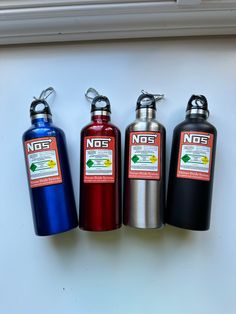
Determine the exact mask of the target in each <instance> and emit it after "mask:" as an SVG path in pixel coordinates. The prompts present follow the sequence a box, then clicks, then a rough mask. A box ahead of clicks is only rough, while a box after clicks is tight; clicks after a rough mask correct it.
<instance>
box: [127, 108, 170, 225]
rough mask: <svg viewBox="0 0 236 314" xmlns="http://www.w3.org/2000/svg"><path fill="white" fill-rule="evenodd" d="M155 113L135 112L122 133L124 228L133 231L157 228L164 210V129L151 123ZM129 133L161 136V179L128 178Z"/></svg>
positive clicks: (160, 223) (146, 110) (150, 111)
mask: <svg viewBox="0 0 236 314" xmlns="http://www.w3.org/2000/svg"><path fill="white" fill-rule="evenodd" d="M155 113H156V111H155V110H153V109H150V108H143V109H140V110H137V111H136V120H135V121H134V123H132V124H130V125H129V126H128V127H127V129H126V143H125V168H124V169H125V170H124V171H125V173H124V224H125V225H128V226H131V227H135V228H161V227H162V226H163V214H164V207H165V128H164V126H162V125H161V124H160V123H159V122H157V120H156V119H155ZM133 131H155V132H160V133H161V151H160V156H161V179H160V180H142V179H129V178H128V164H129V137H130V132H133Z"/></svg>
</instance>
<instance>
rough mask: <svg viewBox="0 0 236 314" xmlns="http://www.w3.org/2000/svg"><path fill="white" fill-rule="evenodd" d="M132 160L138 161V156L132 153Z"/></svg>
mask: <svg viewBox="0 0 236 314" xmlns="http://www.w3.org/2000/svg"><path fill="white" fill-rule="evenodd" d="M132 161H133V162H134V163H136V162H138V161H139V157H138V156H137V155H134V156H133V157H132Z"/></svg>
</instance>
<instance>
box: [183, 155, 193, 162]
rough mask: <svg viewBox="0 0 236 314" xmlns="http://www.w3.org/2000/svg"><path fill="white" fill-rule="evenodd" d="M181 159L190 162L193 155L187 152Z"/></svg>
mask: <svg viewBox="0 0 236 314" xmlns="http://www.w3.org/2000/svg"><path fill="white" fill-rule="evenodd" d="M181 159H182V160H183V162H188V161H189V160H190V159H191V157H190V156H189V155H187V154H185V155H184V156H183V157H182V158H181Z"/></svg>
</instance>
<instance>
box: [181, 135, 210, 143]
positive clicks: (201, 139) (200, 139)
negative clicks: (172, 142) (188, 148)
mask: <svg viewBox="0 0 236 314" xmlns="http://www.w3.org/2000/svg"><path fill="white" fill-rule="evenodd" d="M209 138H210V135H201V134H193V133H192V134H186V133H185V134H184V143H194V144H203V145H207V144H208V140H209Z"/></svg>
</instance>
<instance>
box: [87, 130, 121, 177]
mask: <svg viewBox="0 0 236 314" xmlns="http://www.w3.org/2000/svg"><path fill="white" fill-rule="evenodd" d="M84 182H85V183H113V182H115V137H114V136H86V137H85V138H84Z"/></svg>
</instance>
